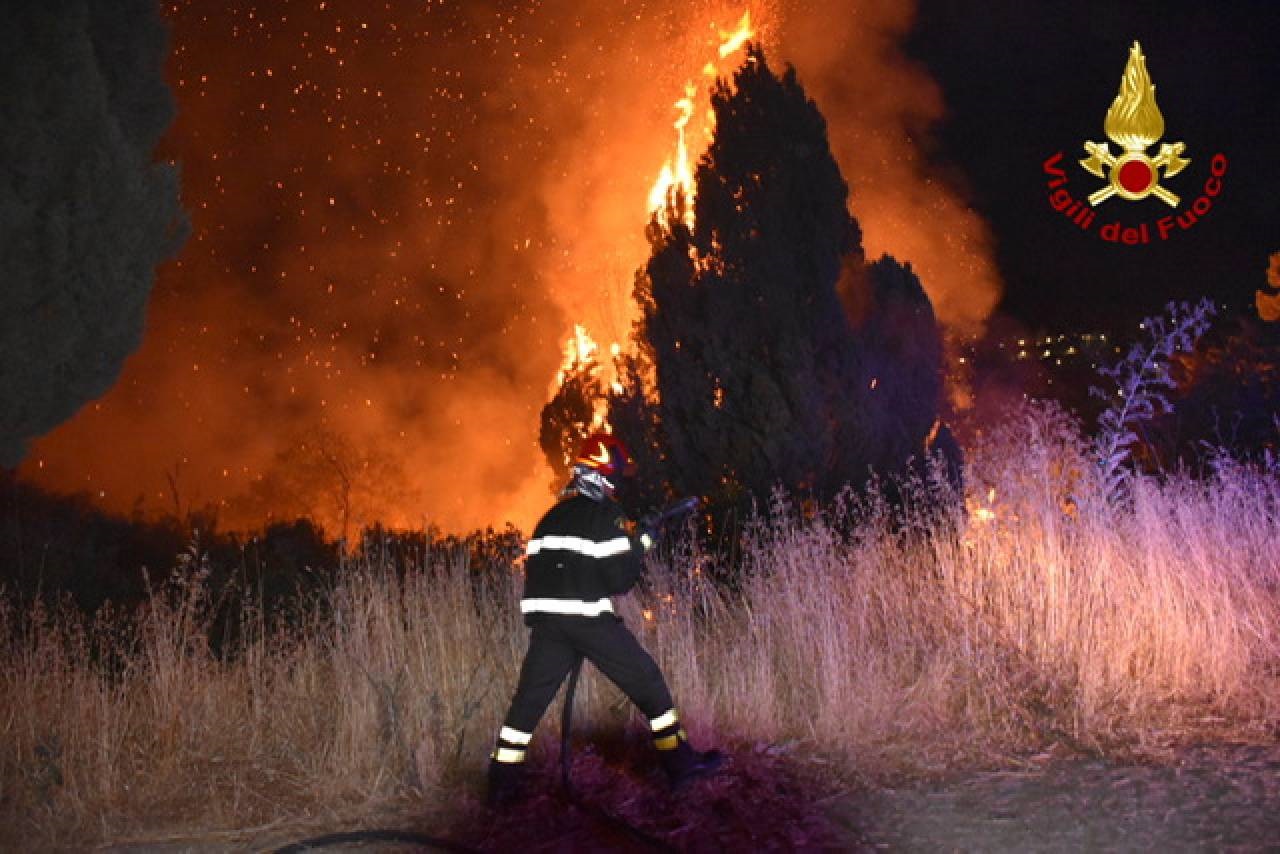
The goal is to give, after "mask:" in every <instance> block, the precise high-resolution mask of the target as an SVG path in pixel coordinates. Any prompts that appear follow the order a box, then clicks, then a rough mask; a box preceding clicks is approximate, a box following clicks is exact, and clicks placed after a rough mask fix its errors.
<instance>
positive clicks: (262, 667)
mask: <svg viewBox="0 0 1280 854" xmlns="http://www.w3.org/2000/svg"><path fill="white" fill-rule="evenodd" d="M1094 472H1095V468H1094V467H1093V466H1092V465H1091V464H1090V463H1089V460H1088V458H1087V456H1086V454H1085V451H1084V446H1083V443H1082V441H1081V440H1080V438H1079V436H1078V434H1077V432H1076V430H1075V428H1074V427H1073V426H1072V425H1071V424H1070V423H1069V422H1067V421H1066V420H1065V419H1064V418H1062V417H1061V416H1059V415H1056V414H1055V413H1054V412H1053V411H1052V410H1047V409H1034V408H1033V409H1029V410H1027V411H1025V412H1023V413H1022V414H1021V415H1020V416H1019V417H1017V418H1014V419H1012V420H1010V421H1009V422H1008V424H1007V426H1005V427H1004V428H1002V429H1001V430H998V431H996V432H995V433H992V434H990V435H988V436H986V437H984V439H983V441H982V447H981V448H980V449H979V450H978V451H977V452H975V453H973V454H972V455H971V459H970V465H969V469H968V486H967V489H968V498H967V506H968V512H967V513H959V512H948V513H936V512H934V511H931V510H929V509H928V508H927V507H924V506H922V507H920V508H918V512H913V511H912V510H911V508H907V511H906V513H905V516H904V515H903V514H901V513H899V514H898V515H897V516H894V514H893V513H892V512H891V511H890V510H889V508H887V507H885V506H883V505H881V504H877V503H876V502H869V501H856V500H852V499H845V500H841V501H838V502H836V503H835V504H834V505H833V506H831V507H827V508H822V509H821V510H819V511H814V510H813V509H812V508H799V507H793V506H789V505H788V504H787V503H786V502H785V501H783V500H779V501H778V502H776V503H775V506H774V507H773V508H771V514H770V515H769V516H768V517H767V518H765V519H763V520H761V521H758V522H757V523H755V524H753V525H752V526H750V528H749V530H747V531H746V533H745V534H744V538H743V542H742V544H741V552H740V555H739V559H740V561H741V572H742V575H741V578H742V583H741V585H740V587H739V589H737V590H736V591H732V592H730V591H724V590H721V589H717V588H715V587H714V586H713V585H711V584H710V583H709V582H708V581H707V580H706V578H707V576H708V575H709V573H708V572H707V568H708V566H709V564H710V563H711V562H713V561H715V560H718V559H719V558H717V557H716V556H714V555H707V554H703V553H701V552H699V551H698V550H697V549H696V548H694V547H693V546H691V545H689V544H688V543H687V542H686V543H679V542H677V543H676V544H675V545H674V546H673V547H672V548H670V549H668V550H667V551H666V552H664V554H663V556H662V557H661V558H660V559H658V560H656V561H654V562H653V565H652V566H651V572H650V575H649V579H648V582H647V586H646V589H645V590H644V591H642V592H641V593H639V594H637V595H633V596H630V597H626V598H625V599H623V600H622V601H621V603H620V604H621V610H622V612H623V614H624V616H625V618H626V619H627V621H628V623H629V624H630V625H631V626H632V627H633V628H634V629H635V631H636V632H637V634H639V635H640V636H641V638H642V640H643V642H644V643H645V645H646V646H647V647H648V648H649V649H650V650H651V651H652V652H653V653H654V655H655V656H656V657H657V658H658V659H659V661H660V662H661V663H662V665H663V668H664V670H665V671H666V673H667V676H668V678H669V680H670V682H671V683H672V687H673V692H674V693H675V695H676V698H677V702H678V704H679V705H680V707H681V709H682V712H683V716H684V718H685V719H686V721H687V723H688V726H689V729H690V730H691V733H692V735H693V737H694V739H695V740H698V741H711V740H713V739H714V740H719V741H722V742H724V741H749V742H760V741H766V742H772V743H780V742H788V743H794V744H795V745H796V746H797V748H798V749H800V750H802V751H804V752H808V753H810V754H814V755H818V754H820V755H823V756H825V757H827V758H828V759H831V760H835V761H838V762H839V763H840V764H841V765H842V766H843V767H845V768H847V769H850V770H851V771H852V772H855V773H860V774H864V775H868V776H871V777H882V776H892V775H895V774H901V773H911V772H918V771H922V770H930V769H939V768H945V767H955V766H956V765H959V764H964V763H971V762H989V761H992V760H993V759H998V758H999V757H1002V756H1008V755H1010V754H1012V753H1014V752H1016V751H1020V750H1027V749H1037V748H1043V747H1045V746H1046V745H1049V744H1051V743H1053V742H1055V741H1056V742H1061V743H1065V744H1068V745H1074V746H1076V747H1085V748H1101V749H1109V748H1114V747H1122V746H1142V745H1150V744H1155V743H1161V742H1165V741H1168V740H1170V739H1176V738H1193V737H1205V736H1212V735H1215V734H1217V735H1221V734H1223V733H1226V732H1229V733H1231V734H1232V735H1236V736H1238V735H1241V734H1246V735H1247V734H1250V733H1252V734H1255V735H1260V736H1261V735H1264V734H1267V733H1271V734H1272V735H1274V732H1275V726H1276V722H1277V720H1280V558H1278V557H1277V550H1276V549H1275V546H1274V544H1275V543H1277V542H1280V512H1278V510H1280V473H1277V472H1275V471H1266V470H1259V469H1256V468H1254V469H1251V468H1248V467H1244V466H1238V465H1228V464H1224V465H1221V466H1219V468H1218V471H1217V472H1216V473H1215V474H1213V475H1211V476H1207V477H1204V478H1200V479H1193V478H1190V477H1172V478H1168V479H1166V480H1165V481H1163V482H1155V481H1139V482H1137V483H1136V484H1135V487H1134V489H1133V491H1132V503H1131V504H1130V505H1127V506H1124V507H1116V506H1112V505H1109V504H1107V503H1106V502H1105V501H1104V500H1102V498H1101V497H1100V491H1099V486H1098V484H1097V483H1096V482H1095V481H1096V478H1095V475H1094ZM519 582H520V578H519V570H518V568H517V567H512V568H510V569H509V570H508V571H506V572H503V573H499V575H498V576H496V577H490V578H487V579H485V582H484V583H477V579H476V577H475V575H474V573H472V572H471V571H470V568H469V567H468V565H467V560H466V556H465V552H461V551H459V552H458V553H456V554H454V555H452V556H444V557H441V556H439V555H437V556H435V557H433V558H431V559H430V560H426V559H424V561H422V562H420V563H419V565H415V566H411V567H395V566H391V565H389V564H388V562H387V561H386V560H384V559H380V558H377V557H369V558H366V559H364V560H363V561H360V562H358V563H357V564H356V565H354V566H352V567H350V568H349V571H348V572H347V573H346V574H345V575H344V576H343V580H342V581H341V583H339V584H338V585H337V586H336V587H334V588H333V589H332V590H330V591H329V592H328V593H327V594H326V595H325V596H324V597H323V601H322V603H321V607H314V608H312V609H310V611H309V612H308V614H307V616H306V617H305V619H303V620H302V621H301V622H298V621H297V620H295V621H294V622H292V623H290V622H288V621H282V620H273V619H272V618H270V617H269V616H266V615H262V614H259V613H255V612H253V611H252V610H250V611H248V612H246V613H245V615H244V617H243V621H244V622H243V625H242V632H241V636H242V640H241V641H240V642H239V643H238V644H237V647H236V648H235V649H234V650H232V651H231V653H230V654H228V655H226V656H225V657H223V658H218V657H215V656H213V655H212V654H211V653H210V652H209V643H208V635H209V629H210V626H209V625H208V617H207V614H208V613H210V611H209V609H208V607H207V605H208V602H207V601H206V600H205V598H204V597H206V596H207V595H208V594H207V591H205V589H204V586H203V585H202V583H201V574H200V567H199V566H198V563H197V562H193V561H186V562H185V564H184V566H183V568H182V570H181V572H180V573H179V575H178V577H177V578H176V579H175V581H174V582H173V583H171V584H168V585H166V586H164V587H163V588H162V589H160V590H158V591H157V592H156V593H155V594H153V596H152V598H151V601H150V605H149V607H148V608H147V609H145V610H144V611H143V612H141V613H140V614H138V615H136V616H135V617H133V618H132V619H131V620H130V621H128V622H127V624H125V625H123V627H122V624H121V622H120V620H118V619H115V618H111V617H109V616H108V615H103V616H101V617H99V618H98V619H95V620H86V619H84V618H81V617H78V616H76V615H75V614H72V613H69V612H62V613H43V612H39V611H37V612H29V613H23V614H19V613H16V612H15V611H14V609H13V607H12V605H11V603H10V602H9V600H6V599H3V598H0V624H2V625H0V638H3V639H4V641H3V642H4V647H3V649H2V650H0V704H2V705H0V824H3V825H4V826H5V827H6V828H8V830H7V834H8V835H7V836H5V837H4V838H3V839H4V841H7V842H9V843H13V842H15V841H16V840H19V839H27V840H30V839H38V840H40V841H41V842H42V843H44V844H82V843H84V842H86V841H94V840H101V839H114V840H118V839H122V838H129V837H138V836H143V837H146V836H149V837H151V838H156V837H157V835H163V834H171V835H180V834H182V833H192V834H198V835H201V836H203V838H205V839H210V838H215V839H216V838H224V839H227V840H231V839H234V838H241V837H239V836H237V835H236V834H241V835H242V836H243V835H244V834H246V833H254V832H258V833H261V832H263V831H262V829H263V828H275V829H277V830H281V831H284V830H287V829H297V830H298V831H299V832H301V831H302V830H305V829H309V828H313V827H318V826H322V825H334V824H340V823H342V822H344V821H347V820H349V819H353V818H354V817H356V816H359V815H362V814H367V813H368V812H370V811H372V810H376V809H380V808H382V807H385V806H386V805H388V804H391V803H393V802H396V801H397V800H404V799H410V800H413V801H414V802H416V803H418V804H421V805H432V804H435V805H447V804H448V803H450V802H456V799H457V796H458V792H459V791H467V792H472V793H474V792H475V791H476V790H477V789H478V787H479V782H480V777H481V771H482V768H483V766H484V763H485V761H486V755H487V751H488V749H489V747H490V744H491V739H492V738H493V735H494V733H495V731H496V729H497V727H498V725H499V724H500V721H501V717H502V715H503V713H504V712H505V705H506V702H507V700H508V699H509V693H510V691H511V689H512V687H513V685H514V680H515V675H516V669H517V667H518V665H519V661H520V658H521V654H522V652H523V647H524V643H525V637H526V634H525V630H524V628H523V627H522V625H521V622H520V619H519V614H518V608H517V597H518V595H519ZM588 674H589V675H588V678H586V679H585V680H584V684H583V686H582V688H581V689H580V692H579V706H578V708H577V709H576V714H577V716H578V717H577V720H579V721H581V722H582V725H583V726H584V727H587V728H608V727H621V726H627V725H631V726H635V727H637V728H638V727H639V726H641V722H640V721H638V719H634V717H633V712H632V711H631V709H630V708H629V706H628V705H627V704H626V703H625V701H624V700H623V699H622V698H621V696H620V695H619V694H618V693H617V691H616V690H615V689H613V688H612V686H609V685H608V684H606V683H604V682H603V680H602V679H600V678H599V677H593V676H591V675H590V671H589V669H588ZM556 717H557V716H555V715H548V716H547V718H546V719H545V720H544V723H543V725H542V728H541V735H542V737H541V738H539V739H537V740H536V741H535V751H534V755H535V761H537V760H538V759H545V758H546V756H547V751H548V748H550V747H551V742H552V739H550V738H547V735H548V734H549V733H554V732H555V728H556V724H557V721H556ZM424 808H425V806H424ZM254 828H258V830H257V831H255V830H254ZM220 833H221V834H223V836H221V837H219V836H218V834H220Z"/></svg>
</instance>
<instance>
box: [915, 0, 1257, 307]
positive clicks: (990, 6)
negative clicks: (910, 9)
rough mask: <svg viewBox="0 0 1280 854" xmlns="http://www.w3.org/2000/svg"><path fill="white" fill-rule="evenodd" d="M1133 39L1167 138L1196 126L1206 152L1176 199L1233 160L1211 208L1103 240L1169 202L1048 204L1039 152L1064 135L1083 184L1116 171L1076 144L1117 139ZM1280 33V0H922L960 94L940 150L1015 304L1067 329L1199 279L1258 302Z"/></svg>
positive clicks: (928, 28)
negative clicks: (1084, 163) (1118, 104)
mask: <svg viewBox="0 0 1280 854" xmlns="http://www.w3.org/2000/svg"><path fill="white" fill-rule="evenodd" d="M1135 39H1137V40H1138V41H1139V42H1140V43H1141V45H1142V49H1143V52H1144V53H1145V55H1146V58H1147V68H1148V70H1149V72H1150V74H1151V78H1152V81H1153V82H1154V83H1155V85H1156V98H1157V103H1158V105H1159V107H1160V110H1161V112H1162V113H1163V114H1164V118H1165V135H1164V137H1163V139H1162V140H1161V141H1162V142H1177V141H1182V142H1185V143H1186V146H1187V150H1186V155H1185V156H1187V157H1189V158H1190V159H1191V161H1192V162H1191V165H1190V166H1188V167H1187V168H1186V169H1185V170H1184V171H1183V172H1182V173H1181V174H1180V175H1177V176H1174V177H1172V178H1169V179H1167V180H1166V181H1165V182H1164V183H1165V185H1166V186H1168V187H1169V188H1170V189H1172V190H1174V191H1175V192H1177V193H1178V194H1179V195H1181V196H1182V199H1183V205H1182V206H1181V207H1180V208H1179V210H1185V206H1186V205H1187V204H1188V203H1189V202H1191V201H1192V200H1193V199H1194V198H1195V197H1196V196H1198V195H1199V194H1200V191H1201V188H1202V186H1203V182H1204V180H1205V178H1206V177H1207V169H1208V164H1209V161H1210V159H1211V157H1212V155H1213V154H1215V153H1218V152H1221V153H1223V154H1225V155H1226V156H1227V158H1228V162H1229V166H1228V173H1227V175H1226V177H1225V178H1224V189H1223V192H1222V194H1221V196H1219V198H1218V200H1217V202H1216V203H1215V205H1214V207H1213V209H1212V210H1211V211H1210V212H1209V213H1208V214H1207V215H1206V216H1205V217H1204V219H1203V220H1202V221H1200V222H1199V223H1197V224H1196V226H1195V227H1194V228H1192V229H1190V230H1188V231H1186V232H1176V233H1174V234H1173V235H1172V236H1171V237H1170V238H1169V239H1168V240H1167V241H1166V242H1163V243H1155V242H1153V243H1152V244H1151V245H1147V246H1124V245H1118V244H1108V243H1104V242H1103V241H1101V240H1100V239H1099V237H1098V235H1097V234H1096V231H1097V229H1098V228H1099V227H1100V226H1102V225H1103V224H1105V223H1106V222H1109V221H1113V220H1116V219H1119V220H1123V221H1125V222H1126V223H1130V224H1136V223H1139V222H1143V221H1147V222H1152V221H1154V220H1156V219H1158V218H1159V217H1162V216H1165V215H1167V214H1168V213H1170V210H1169V208H1168V207H1167V206H1166V205H1165V204H1163V203H1162V202H1159V201H1157V200H1155V199H1154V198H1148V199H1145V200H1142V201H1137V202H1126V201H1123V200H1120V199H1118V198H1117V199H1111V200H1108V201H1107V202H1105V203H1104V204H1103V205H1102V206H1101V207H1100V209H1099V213H1098V218H1097V221H1096V222H1095V224H1094V226H1093V232H1095V233H1084V232H1081V231H1080V230H1078V229H1077V228H1075V227H1074V226H1073V225H1072V224H1071V223H1070V222H1069V221H1068V220H1067V219H1065V218H1064V217H1063V216H1062V215H1061V214H1059V213H1057V212H1055V211H1054V210H1052V209H1051V208H1050V207H1049V205H1048V203H1047V192H1048V191H1047V188H1046V185H1045V176H1044V174H1043V170H1042V163H1043V161H1044V160H1045V159H1046V158H1047V157H1049V156H1051V155H1052V154H1054V153H1055V152H1058V151H1062V152H1063V153H1064V158H1063V159H1064V162H1065V163H1066V164H1067V165H1068V177H1069V185H1068V189H1069V190H1070V191H1071V192H1072V195H1073V196H1075V197H1076V198H1082V197H1084V196H1087V195H1088V193H1089V192H1091V191H1092V190H1094V189H1096V188H1098V187H1099V186H1101V184H1102V181H1101V179H1098V178H1095V177H1094V176H1092V175H1090V174H1088V173H1087V172H1085V171H1084V170H1083V169H1081V168H1080V167H1079V166H1078V165H1077V162H1078V160H1079V159H1080V158H1081V157H1083V156H1084V152H1083V150H1082V144H1083V143H1084V142H1085V141H1086V140H1094V141H1103V140H1105V135H1104V133H1103V130H1102V123H1103V118H1104V116H1105V113H1106V110H1107V108H1108V107H1109V106H1110V104H1111V101H1112V99H1114V98H1115V97H1116V94H1117V92H1118V87H1119V83H1120V78H1121V74H1122V72H1123V70H1124V65H1125V62H1126V60H1127V57H1128V49H1129V46H1130V45H1131V44H1132V42H1133V41H1134V40H1135ZM1277 44H1280V5H1278V4H1275V3H1270V2H1252V3H1250V2H1222V3H1216V2H1215V3H1208V2H1171V3H1158V4H1154V3H1112V2H1089V3H1044V2H1032V3H1029V2H1023V0H991V2H983V3H975V2H953V1H952V2H948V0H922V3H921V5H920V10H919V19H918V23H917V26H916V29H915V31H914V33H913V36H912V39H911V43H910V49H911V52H912V54H913V55H914V56H916V57H917V58H918V59H919V60H921V61H923V62H924V63H925V64H926V65H927V66H928V68H929V70H930V72H931V73H932V74H933V76H934V77H935V79H936V80H937V81H938V83H939V85H940V86H941V87H942V90H943V95H944V97H945V100H946V102H947V109H948V118H947V120H946V121H945V123H944V125H943V126H942V127H941V128H940V129H939V131H940V132H939V133H938V135H937V143H938V145H937V149H936V151H934V152H933V155H934V156H935V157H936V158H937V159H938V160H940V161H942V162H945V163H947V164H948V165H949V166H951V167H952V168H954V169H955V170H956V171H957V172H958V173H959V174H960V176H961V180H963V181H965V182H967V184H968V189H969V194H970V198H971V200H972V202H973V204H974V206H975V207H976V208H977V209H978V211H979V212H980V213H981V214H982V216H983V217H984V218H985V219H986V220H987V221H988V223H989V224H990V226H991V230H992V232H993V234H994V235H995V239H996V253H997V254H996V259H997V263H998V265H999V270H1000V273H1001V275H1002V276H1003V278H1004V285H1005V296H1004V300H1003V302H1002V303H1001V305H1000V310H1001V311H1002V312H1003V313H1006V314H1009V315H1012V316H1013V317H1015V318H1017V319H1019V320H1021V321H1023V322H1024V323H1026V324H1028V325H1030V326H1033V327H1041V328H1045V329H1048V330H1058V329H1069V328H1079V327H1082V326H1093V325H1110V326H1113V327H1114V326H1118V325H1119V324H1121V323H1126V324H1127V323H1129V322H1131V321H1132V320H1133V319H1135V318H1137V317H1140V316H1142V315H1145V314H1151V313H1153V312H1155V311H1158V310H1159V309H1160V307H1161V306H1163V304H1164V303H1165V302H1167V301H1169V300H1173V299H1194V298H1196V297H1198V296H1200V295H1202V294H1207V295H1213V296H1216V297H1218V298H1220V299H1221V300H1222V301H1223V302H1226V303H1227V304H1228V305H1229V306H1230V307H1231V308H1232V309H1236V308H1239V309H1242V310H1243V309H1246V308H1247V307H1248V306H1250V305H1251V304H1252V300H1253V292H1254V290H1255V289H1256V288H1258V287H1261V286H1262V285H1263V284H1264V283H1265V270H1266V267H1267V258H1268V255H1269V253H1271V252H1274V251H1277V250H1280V217H1278V216H1277V214H1280V196H1278V194H1277V192H1276V187H1277V179H1280V163H1278V162H1277V160H1278V159H1280V145H1277V138H1278V137H1280V111H1278V110H1277V106H1278V105H1277V100H1278V95H1280V85H1278V84H1280V59H1278V57H1280V52H1278V51H1277ZM1112 148H1113V150H1117V147H1116V146H1114V145H1113V146H1112ZM1154 152H1155V147H1154V146H1153V147H1152V149H1151V153H1154ZM1153 239H1154V235H1153Z"/></svg>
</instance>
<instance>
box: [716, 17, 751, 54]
mask: <svg viewBox="0 0 1280 854" xmlns="http://www.w3.org/2000/svg"><path fill="white" fill-rule="evenodd" d="M755 34H756V33H755V30H753V29H751V10H750V9H748V10H747V11H745V12H743V13H742V20H740V21H738V27H737V29H735V30H734V31H733V32H730V33H726V32H725V31H724V30H721V31H720V38H721V39H723V41H722V42H721V43H720V58H721V59H724V58H725V57H727V56H728V55H729V54H731V53H733V52H734V51H736V50H737V49H738V48H740V47H742V46H743V45H744V44H746V43H747V39H749V38H751V37H752V36H754V35H755Z"/></svg>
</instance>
